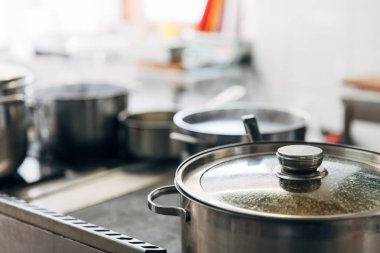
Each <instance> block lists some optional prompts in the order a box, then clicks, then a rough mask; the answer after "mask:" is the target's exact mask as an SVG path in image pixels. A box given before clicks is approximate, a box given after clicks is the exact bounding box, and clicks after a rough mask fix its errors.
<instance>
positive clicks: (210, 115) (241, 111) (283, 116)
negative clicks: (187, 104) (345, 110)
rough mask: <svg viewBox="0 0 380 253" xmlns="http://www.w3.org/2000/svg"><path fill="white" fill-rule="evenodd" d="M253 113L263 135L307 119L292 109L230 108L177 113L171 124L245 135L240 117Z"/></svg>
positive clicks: (295, 127)
mask: <svg viewBox="0 0 380 253" xmlns="http://www.w3.org/2000/svg"><path fill="white" fill-rule="evenodd" d="M247 114H254V115H255V116H256V118H257V120H258V125H259V130H260V133H262V134H263V135H266V134H273V133H280V132H285V131H291V130H294V129H298V128H301V127H305V126H306V124H307V122H306V121H307V118H308V116H307V115H306V114H305V113H303V112H300V111H296V110H294V109H288V110H284V109H278V108H274V107H264V106H253V105H233V106H223V107H219V108H205V107H199V108H190V109H186V110H182V111H180V112H178V113H177V114H176V115H175V116H174V123H175V124H176V125H177V126H178V127H180V128H183V129H185V130H188V131H192V132H197V133H204V134H214V135H233V136H243V135H246V132H245V129H244V124H243V122H242V120H241V117H242V116H243V115H247Z"/></svg>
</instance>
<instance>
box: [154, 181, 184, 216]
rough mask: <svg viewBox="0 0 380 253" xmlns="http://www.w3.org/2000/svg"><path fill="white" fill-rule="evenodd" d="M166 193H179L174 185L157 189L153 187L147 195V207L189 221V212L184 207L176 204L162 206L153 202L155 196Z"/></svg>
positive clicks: (155, 211)
mask: <svg viewBox="0 0 380 253" xmlns="http://www.w3.org/2000/svg"><path fill="white" fill-rule="evenodd" d="M168 194H179V192H178V190H177V188H176V187H175V186H174V185H167V186H163V187H160V188H157V189H154V190H153V191H152V192H151V193H149V195H148V207H149V209H150V210H151V211H152V212H154V213H158V214H163V215H171V216H180V217H181V218H182V219H184V221H185V222H189V221H190V213H189V212H188V211H186V210H185V209H184V208H181V207H176V206H162V205H158V204H156V203H154V202H153V200H155V199H156V198H159V197H160V196H163V195H168Z"/></svg>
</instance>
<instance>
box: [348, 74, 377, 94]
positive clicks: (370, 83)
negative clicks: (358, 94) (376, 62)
mask: <svg viewBox="0 0 380 253" xmlns="http://www.w3.org/2000/svg"><path fill="white" fill-rule="evenodd" d="M344 83H345V84H346V85H350V86H354V87H357V88H360V89H366V90H374V91H380V76H375V77H370V78H362V79H349V80H345V81H344Z"/></svg>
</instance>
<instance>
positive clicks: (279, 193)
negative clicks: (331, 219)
mask: <svg viewBox="0 0 380 253" xmlns="http://www.w3.org/2000/svg"><path fill="white" fill-rule="evenodd" d="M379 157H380V156H379V154H377V153H372V152H367V151H363V150H359V149H353V148H349V147H344V146H334V145H328V144H312V146H310V145H304V144H302V145H286V143H261V144H243V145H242V144H240V145H235V146H229V147H226V148H221V149H217V150H214V151H209V152H205V153H201V154H200V155H198V156H193V157H192V158H190V159H189V160H187V161H186V162H185V163H183V164H182V165H181V167H180V168H179V170H178V171H177V178H176V182H177V184H178V186H179V187H180V188H181V189H182V190H183V191H184V192H185V193H187V194H188V195H190V196H191V197H193V198H195V199H197V200H198V201H201V202H203V203H206V204H209V205H212V206H214V207H217V208H222V209H226V210H229V211H233V212H239V213H244V214H254V215H258V214H265V215H268V214H269V215H296V216H326V215H348V214H354V213H359V212H364V211H372V210H375V209H379V208H380V169H379V168H380V164H379V163H380V158H379ZM204 161H208V162H204Z"/></svg>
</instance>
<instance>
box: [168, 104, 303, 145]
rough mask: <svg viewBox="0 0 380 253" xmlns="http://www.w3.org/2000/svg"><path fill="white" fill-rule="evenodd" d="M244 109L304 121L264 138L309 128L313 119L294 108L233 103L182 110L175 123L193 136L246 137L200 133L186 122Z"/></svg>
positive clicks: (174, 119)
mask: <svg viewBox="0 0 380 253" xmlns="http://www.w3.org/2000/svg"><path fill="white" fill-rule="evenodd" d="M244 109H252V110H273V111H278V112H283V113H289V114H291V115H293V116H296V117H299V118H300V119H302V120H303V121H304V122H303V124H301V123H300V124H295V125H294V126H288V127H286V128H284V129H283V130H281V131H272V132H264V133H262V135H264V136H265V135H271V134H282V133H287V132H290V131H296V130H299V129H303V128H307V126H308V125H310V121H311V117H310V115H309V114H308V113H306V112H305V111H302V110H299V109H297V108H294V107H285V109H284V107H280V106H273V105H265V104H253V103H233V104H228V105H223V106H220V107H212V106H206V107H205V106H196V107H192V108H188V109H184V110H180V111H179V112H177V113H176V114H175V115H174V117H173V121H174V124H175V125H176V126H177V127H179V128H180V129H182V130H185V131H186V132H188V133H191V134H193V135H194V134H195V135H206V136H225V137H237V138H239V137H242V136H245V135H246V134H245V133H243V134H228V133H227V134H225V133H223V134H221V133H218V134H215V133H210V132H207V131H199V130H197V129H196V127H194V125H193V124H191V123H187V122H185V121H184V119H185V118H186V117H188V116H190V115H194V114H199V113H206V112H212V111H222V110H244ZM259 127H260V124H259Z"/></svg>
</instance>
